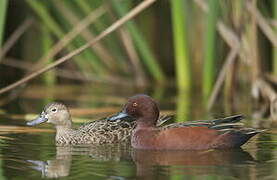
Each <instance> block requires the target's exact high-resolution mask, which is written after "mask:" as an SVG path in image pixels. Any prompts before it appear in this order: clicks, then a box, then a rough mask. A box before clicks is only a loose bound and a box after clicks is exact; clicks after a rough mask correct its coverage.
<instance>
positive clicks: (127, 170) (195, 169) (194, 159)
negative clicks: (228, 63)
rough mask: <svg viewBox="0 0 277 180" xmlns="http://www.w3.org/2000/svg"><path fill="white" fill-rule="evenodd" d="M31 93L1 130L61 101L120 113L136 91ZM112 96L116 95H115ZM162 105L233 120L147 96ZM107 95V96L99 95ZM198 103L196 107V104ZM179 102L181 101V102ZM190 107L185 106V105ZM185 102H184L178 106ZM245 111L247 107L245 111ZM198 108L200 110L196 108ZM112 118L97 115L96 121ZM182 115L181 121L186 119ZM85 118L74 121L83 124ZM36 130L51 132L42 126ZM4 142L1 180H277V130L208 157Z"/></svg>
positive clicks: (23, 137) (33, 136)
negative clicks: (241, 146)
mask: <svg viewBox="0 0 277 180" xmlns="http://www.w3.org/2000/svg"><path fill="white" fill-rule="evenodd" d="M33 90H34V87H32V88H31V89H30V88H28V89H27V90H26V91H25V92H24V93H23V94H22V95H21V96H20V97H18V98H17V99H15V100H14V101H12V103H10V104H8V105H6V106H5V108H4V110H5V111H6V115H4V116H3V117H2V116H1V121H2V122H3V124H2V125H14V126H23V124H24V123H25V122H26V121H25V120H15V119H14V118H12V117H13V116H12V115H13V114H29V113H39V112H40V110H41V109H42V108H43V106H44V105H45V104H46V103H47V102H50V101H53V100H60V101H63V102H65V103H66V104H68V105H70V107H79V108H99V107H120V105H121V104H123V103H124V101H125V97H128V96H130V95H132V94H135V93H137V91H136V90H133V91H129V92H126V93H125V92H124V90H123V91H121V93H118V94H117V95H114V94H112V93H111V92H114V90H111V89H109V88H103V87H102V90H101V88H97V87H89V88H82V89H80V88H79V87H77V88H69V87H67V88H65V87H63V88H57V89H51V88H50V89H47V88H46V89H45V88H41V89H40V88H37V89H36V91H35V92H36V93H33ZM110 91H111V92H110ZM146 91H148V92H149V94H150V95H151V96H155V98H156V99H158V101H159V102H160V106H161V107H162V108H161V109H162V110H166V111H172V110H173V111H174V110H176V109H178V108H179V109H180V106H181V107H183V108H187V110H182V111H181V110H179V111H181V112H177V113H179V114H181V115H182V116H183V118H184V119H190V120H195V119H200V118H208V119H209V118H211V117H213V116H214V115H215V116H217V117H218V116H225V115H229V114H228V113H227V112H229V110H225V109H224V108H223V107H224V106H220V105H218V107H217V108H216V110H214V111H213V112H212V113H205V112H204V111H203V110H202V109H201V105H200V104H201V103H199V101H197V97H195V98H189V99H186V102H185V104H179V105H178V96H176V95H175V96H174V95H172V94H171V95H170V93H169V91H170V90H165V91H164V92H163V93H160V92H158V93H157V92H156V91H155V90H151V89H150V90H146ZM99 94H102V95H99ZM190 99H194V101H196V102H192V101H191V100H190ZM176 100H177V101H176ZM247 100H248V99H247V98H246V100H243V98H242V99H241V101H243V103H240V105H241V104H244V108H240V109H241V110H242V112H241V113H243V114H245V115H246V117H248V118H247V120H246V124H247V125H248V126H253V125H254V124H255V123H254V120H253V119H251V118H249V117H250V114H249V111H247V110H248V109H250V108H249V107H248V106H250V104H251V103H248V104H247V103H245V101H247ZM184 101H185V100H184ZM180 102H181V101H180V100H179V103H180ZM245 106H246V107H245ZM196 107H199V108H196ZM106 114H111V112H108V113H102V112H101V113H96V114H93V115H84V116H85V117H88V116H90V117H91V119H94V118H97V117H100V116H104V115H106ZM181 115H180V116H181ZM79 116H81V115H73V118H78V117H79ZM37 128H41V129H43V128H44V129H45V128H52V126H50V125H41V126H39V127H37ZM0 133H1V134H0V136H2V134H3V136H5V137H9V138H12V139H2V138H1V139H0V150H1V151H0V157H1V158H0V166H1V169H0V180H1V179H14V180H16V179H30V180H32V179H40V178H59V179H120V180H121V179H276V177H277V150H276V149H277V148H276V147H277V129H275V128H270V129H269V131H267V132H266V133H263V134H261V135H260V136H257V137H256V138H253V139H252V140H251V141H250V142H249V143H247V144H246V145H245V146H243V148H242V149H235V150H209V151H141V150H140V151H139V150H134V149H132V148H131V147H130V146H129V145H113V146H98V147H88V146H75V147H70V146H67V147H56V146H55V145H54V133H30V132H22V133H14V132H9V133H7V132H6V133H5V132H2V131H0Z"/></svg>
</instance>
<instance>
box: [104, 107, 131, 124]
mask: <svg viewBox="0 0 277 180" xmlns="http://www.w3.org/2000/svg"><path fill="white" fill-rule="evenodd" d="M125 117H130V116H129V115H128V114H127V112H126V111H125V110H124V111H121V112H119V113H117V114H116V115H114V116H112V117H110V118H109V120H111V121H116V120H118V119H122V118H125Z"/></svg>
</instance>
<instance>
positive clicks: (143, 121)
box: [137, 118, 156, 129]
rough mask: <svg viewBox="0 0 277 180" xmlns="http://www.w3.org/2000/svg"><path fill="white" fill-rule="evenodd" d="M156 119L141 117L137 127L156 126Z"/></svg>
mask: <svg viewBox="0 0 277 180" xmlns="http://www.w3.org/2000/svg"><path fill="white" fill-rule="evenodd" d="M155 124H156V121H153V118H139V119H137V129H147V128H153V127H155Z"/></svg>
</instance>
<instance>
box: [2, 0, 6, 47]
mask: <svg viewBox="0 0 277 180" xmlns="http://www.w3.org/2000/svg"><path fill="white" fill-rule="evenodd" d="M7 5H8V1H7V0H0V47H1V46H2V41H3V37H4V27H5V19H6V11H7Z"/></svg>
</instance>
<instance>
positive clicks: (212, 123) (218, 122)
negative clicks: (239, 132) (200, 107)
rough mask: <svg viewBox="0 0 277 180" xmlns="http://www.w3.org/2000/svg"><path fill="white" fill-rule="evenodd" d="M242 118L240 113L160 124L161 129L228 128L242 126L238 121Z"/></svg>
mask: <svg viewBox="0 0 277 180" xmlns="http://www.w3.org/2000/svg"><path fill="white" fill-rule="evenodd" d="M242 119H243V116H242V115H234V116H229V117H225V118H219V119H214V120H197V121H190V122H182V123H173V124H169V125H165V126H162V127H161V128H162V129H168V128H177V127H208V128H212V129H217V130H221V129H230V128H237V127H241V126H243V123H239V121H240V120H242Z"/></svg>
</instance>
